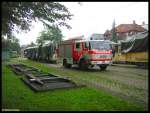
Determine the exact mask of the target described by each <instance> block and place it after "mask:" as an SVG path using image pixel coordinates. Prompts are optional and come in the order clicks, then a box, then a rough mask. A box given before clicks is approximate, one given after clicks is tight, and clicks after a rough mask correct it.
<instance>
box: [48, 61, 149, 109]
mask: <svg viewBox="0 0 150 113" xmlns="http://www.w3.org/2000/svg"><path fill="white" fill-rule="evenodd" d="M47 65H48V66H50V67H55V68H57V70H58V72H61V73H62V75H64V76H67V77H70V78H71V79H74V80H75V81H78V82H79V81H80V83H83V84H86V85H87V86H89V87H96V88H99V89H103V90H106V91H108V92H111V93H112V94H114V95H117V96H120V97H122V98H125V99H128V100H129V101H133V102H138V103H141V104H144V105H145V107H147V106H148V69H141V68H138V67H137V66H133V65H112V66H109V67H108V68H107V70H106V71H100V70H99V68H97V67H95V68H94V69H89V70H85V71H83V70H79V69H78V67H76V66H74V67H72V68H71V69H66V68H64V67H62V66H61V65H60V64H47Z"/></svg>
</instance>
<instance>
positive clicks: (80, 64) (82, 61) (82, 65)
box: [79, 60, 88, 70]
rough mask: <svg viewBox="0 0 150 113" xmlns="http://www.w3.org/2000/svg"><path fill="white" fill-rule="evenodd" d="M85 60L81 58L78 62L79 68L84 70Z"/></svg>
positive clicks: (85, 67)
mask: <svg viewBox="0 0 150 113" xmlns="http://www.w3.org/2000/svg"><path fill="white" fill-rule="evenodd" d="M84 62H85V60H81V61H80V63H79V68H80V69H82V70H84V69H88V65H85V63H84Z"/></svg>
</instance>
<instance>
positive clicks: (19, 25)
mask: <svg viewBox="0 0 150 113" xmlns="http://www.w3.org/2000/svg"><path fill="white" fill-rule="evenodd" d="M71 16H72V14H70V12H69V11H68V9H67V8H66V7H65V6H64V5H62V4H60V3H56V2H2V34H3V35H7V36H8V38H11V35H12V32H13V31H14V30H15V31H17V32H19V31H21V30H23V31H27V30H30V26H31V24H32V21H37V20H38V21H41V22H43V24H44V25H47V26H52V25H53V24H54V25H56V26H66V27H67V28H71V27H70V26H69V25H67V23H66V22H65V21H66V20H70V19H71Z"/></svg>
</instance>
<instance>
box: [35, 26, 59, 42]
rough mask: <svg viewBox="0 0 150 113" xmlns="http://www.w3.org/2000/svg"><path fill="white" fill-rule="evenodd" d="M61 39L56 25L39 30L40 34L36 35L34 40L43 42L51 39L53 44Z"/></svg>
mask: <svg viewBox="0 0 150 113" xmlns="http://www.w3.org/2000/svg"><path fill="white" fill-rule="evenodd" d="M61 40H62V32H61V30H60V29H59V28H58V27H57V26H52V27H45V30H43V31H42V32H40V36H39V37H37V40H36V42H37V43H38V44H43V43H45V42H46V41H52V42H53V43H54V44H56V43H59V42H60V41H61Z"/></svg>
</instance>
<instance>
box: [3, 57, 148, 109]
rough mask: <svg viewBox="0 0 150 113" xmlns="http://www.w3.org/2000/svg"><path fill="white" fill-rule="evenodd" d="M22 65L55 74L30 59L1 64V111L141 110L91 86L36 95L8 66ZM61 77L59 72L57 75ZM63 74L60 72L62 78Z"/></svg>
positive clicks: (135, 105) (136, 105) (53, 71)
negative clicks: (10, 64)
mask: <svg viewBox="0 0 150 113" xmlns="http://www.w3.org/2000/svg"><path fill="white" fill-rule="evenodd" d="M16 62H17V63H20V62H21V63H24V64H28V65H30V66H35V67H38V68H39V69H41V70H43V71H45V72H52V73H57V69H55V68H50V67H47V66H46V65H44V64H41V63H36V62H32V61H29V60H19V59H18V60H17V59H14V60H11V61H10V62H3V63H2V108H3V109H20V110H21V111H59V110H60V111H116V110H117V111H144V110H145V109H144V108H143V107H142V106H141V105H139V104H135V103H134V104H133V103H131V102H128V101H126V100H122V99H121V98H119V97H117V96H113V95H111V94H110V93H107V92H105V91H103V90H98V89H95V88H90V87H82V88H75V89H63V90H55V91H47V92H40V93H35V92H33V91H32V90H31V89H30V88H29V87H28V86H27V85H25V84H24V83H23V82H22V81H21V79H20V76H17V75H15V74H14V73H13V72H12V71H11V70H10V69H9V68H8V67H6V64H7V63H16ZM58 74H59V75H61V73H60V72H59V73H58ZM63 74H64V73H63V72H62V75H63Z"/></svg>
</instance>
